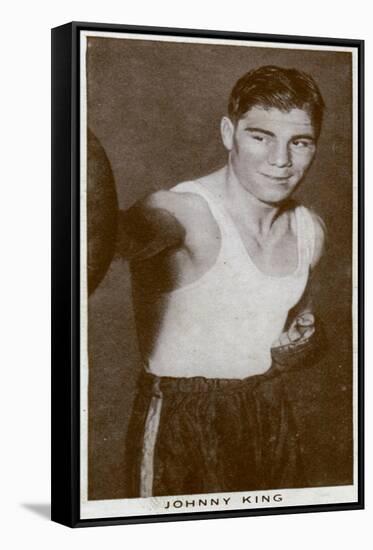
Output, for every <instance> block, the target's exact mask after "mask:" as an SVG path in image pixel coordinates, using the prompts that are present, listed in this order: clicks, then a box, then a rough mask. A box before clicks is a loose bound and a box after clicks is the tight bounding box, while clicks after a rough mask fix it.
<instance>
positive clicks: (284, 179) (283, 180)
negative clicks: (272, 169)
mask: <svg viewBox="0 0 373 550" xmlns="http://www.w3.org/2000/svg"><path fill="white" fill-rule="evenodd" d="M262 176H264V177H265V178H268V179H270V180H272V181H274V182H276V183H287V182H288V181H289V179H290V178H291V175H288V176H273V175H271V174H262Z"/></svg>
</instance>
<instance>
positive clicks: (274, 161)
mask: <svg viewBox="0 0 373 550" xmlns="http://www.w3.org/2000/svg"><path fill="white" fill-rule="evenodd" d="M268 162H269V164H271V165H273V166H278V168H283V167H285V166H291V165H292V159H291V153H290V151H289V147H288V144H287V143H286V142H283V143H282V142H277V143H274V144H273V145H272V147H271V149H270V151H269V154H268Z"/></svg>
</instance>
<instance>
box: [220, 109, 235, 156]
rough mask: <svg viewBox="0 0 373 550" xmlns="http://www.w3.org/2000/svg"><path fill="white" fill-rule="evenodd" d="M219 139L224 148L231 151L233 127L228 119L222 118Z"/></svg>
mask: <svg viewBox="0 0 373 550" xmlns="http://www.w3.org/2000/svg"><path fill="white" fill-rule="evenodd" d="M220 133H221V139H222V140H223V143H224V147H225V148H226V149H227V150H228V151H231V150H232V149H233V135H234V125H233V122H232V121H231V119H230V118H228V117H227V116H223V118H222V119H221V123H220Z"/></svg>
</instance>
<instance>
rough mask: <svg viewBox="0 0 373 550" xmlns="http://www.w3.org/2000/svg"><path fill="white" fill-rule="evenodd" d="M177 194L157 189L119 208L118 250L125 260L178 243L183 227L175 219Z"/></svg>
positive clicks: (157, 252) (180, 240) (168, 247)
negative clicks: (126, 206) (124, 207)
mask: <svg viewBox="0 0 373 550" xmlns="http://www.w3.org/2000/svg"><path fill="white" fill-rule="evenodd" d="M179 202H180V197H179V196H178V195H177V194H176V193H172V192H170V191H157V192H156V193H153V194H152V195H149V196H148V197H146V198H145V199H143V200H140V201H138V202H136V203H135V204H134V205H133V206H132V207H131V208H129V209H128V210H126V211H123V210H120V211H119V219H118V244H117V249H118V252H119V254H120V255H121V256H122V257H123V258H125V259H127V260H130V261H131V260H147V259H149V258H152V257H153V256H156V255H157V254H159V253H160V252H163V251H164V250H166V249H171V248H174V247H180V246H182V244H183V242H184V239H185V234H186V231H185V228H184V226H183V225H182V223H181V222H180V221H179V219H178V209H179V207H178V203H179Z"/></svg>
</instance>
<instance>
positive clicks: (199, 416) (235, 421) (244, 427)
mask: <svg viewBox="0 0 373 550" xmlns="http://www.w3.org/2000/svg"><path fill="white" fill-rule="evenodd" d="M126 455H127V457H126V458H127V460H126V462H127V467H128V472H127V479H128V494H127V495H126V496H128V497H147V496H161V495H169V496H170V495H183V494H184V495H190V494H199V493H215V492H234V491H254V490H263V489H280V488H291V487H302V486H304V479H303V469H302V466H301V459H300V452H299V442H298V432H297V428H296V425H295V423H294V418H293V414H292V410H291V407H290V404H289V402H288V399H287V395H286V391H285V388H284V384H283V381H282V376H281V371H280V369H279V368H274V367H272V368H271V369H270V370H269V371H267V372H266V373H265V374H263V375H257V376H251V377H249V378H246V379H243V380H237V379H233V380H232V379H211V378H203V377H193V378H171V377H162V378H159V377H157V376H154V375H152V374H148V373H144V374H143V375H142V377H141V379H140V383H139V392H138V395H137V398H136V400H135V404H134V410H133V414H132V417H131V421H130V426H129V430H128V436H127V445H126Z"/></svg>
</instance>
